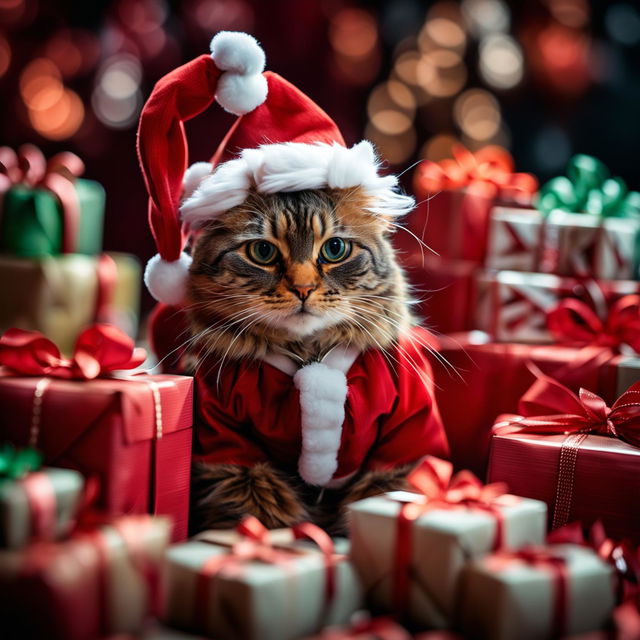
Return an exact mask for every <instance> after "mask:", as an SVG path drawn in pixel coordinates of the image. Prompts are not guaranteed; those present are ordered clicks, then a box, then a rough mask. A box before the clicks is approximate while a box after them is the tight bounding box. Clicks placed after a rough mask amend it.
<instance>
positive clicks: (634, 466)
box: [488, 433, 640, 543]
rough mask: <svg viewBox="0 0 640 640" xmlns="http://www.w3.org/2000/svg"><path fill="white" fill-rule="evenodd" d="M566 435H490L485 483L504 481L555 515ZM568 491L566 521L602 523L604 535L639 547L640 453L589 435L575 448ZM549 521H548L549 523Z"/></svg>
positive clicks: (625, 446)
mask: <svg viewBox="0 0 640 640" xmlns="http://www.w3.org/2000/svg"><path fill="white" fill-rule="evenodd" d="M565 438H566V436H564V435H537V434H522V433H512V434H504V435H495V436H493V439H492V442H491V455H490V458H489V471H488V480H489V481H490V482H498V481H499V482H506V483H507V484H508V485H509V490H510V491H511V492H512V493H515V494H517V495H520V496H524V497H527V498H533V499H536V500H542V501H544V502H546V503H547V505H548V507H549V513H553V511H554V508H555V504H556V500H557V498H558V494H559V488H558V471H559V462H560V449H561V447H562V443H563V441H564V440H565ZM572 479H573V482H572V486H570V487H562V488H561V489H560V490H564V491H569V492H570V495H571V498H570V501H571V507H570V512H569V521H580V522H581V523H582V524H583V525H584V526H590V525H591V524H593V523H594V522H595V521H596V520H602V522H603V524H604V527H605V530H606V532H607V535H608V536H609V537H611V538H613V539H614V540H620V539H622V538H625V537H629V538H631V539H632V540H633V541H634V542H635V543H640V449H639V448H637V447H634V446H632V445H630V444H627V443H625V442H622V441H621V440H618V439H616V438H611V437H606V436H600V435H589V436H587V437H586V438H585V439H584V440H583V441H582V442H581V443H580V445H579V446H578V447H577V457H576V462H575V469H574V473H573V476H572ZM551 520H552V519H551V518H549V523H551Z"/></svg>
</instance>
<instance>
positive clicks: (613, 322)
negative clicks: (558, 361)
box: [547, 294, 640, 353]
mask: <svg viewBox="0 0 640 640" xmlns="http://www.w3.org/2000/svg"><path fill="white" fill-rule="evenodd" d="M547 326H548V327H549V331H550V332H551V334H552V335H553V337H554V339H555V340H556V342H562V343H568V344H575V345H578V346H581V345H583V346H584V345H597V346H604V347H609V348H611V349H612V350H615V351H619V350H620V347H621V346H622V345H629V346H630V347H631V348H632V349H633V350H634V351H636V352H637V353H640V295H637V294H631V295H626V296H623V297H622V298H619V299H618V300H616V301H615V302H614V303H613V304H612V305H611V306H610V308H609V310H608V314H607V317H606V319H605V320H604V321H603V320H601V319H600V318H599V317H598V315H597V314H596V313H595V311H593V309H592V308H591V307H590V306H589V305H587V304H586V303H585V302H583V301H582V300H578V299H577V298H565V299H564V300H561V301H560V302H558V304H557V305H556V306H555V307H554V308H553V309H551V310H550V311H548V312H547Z"/></svg>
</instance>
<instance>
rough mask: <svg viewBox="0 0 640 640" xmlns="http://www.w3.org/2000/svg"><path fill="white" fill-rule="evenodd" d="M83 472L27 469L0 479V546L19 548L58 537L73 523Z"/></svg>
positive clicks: (63, 534)
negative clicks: (22, 472)
mask: <svg viewBox="0 0 640 640" xmlns="http://www.w3.org/2000/svg"><path fill="white" fill-rule="evenodd" d="M83 487H84V481H83V479H82V475H81V474H79V473H78V472H77V471H72V470H70V469H51V468H47V467H45V468H44V469H39V470H34V471H30V472H29V473H26V474H25V475H24V476H23V477H19V478H11V477H2V478H0V547H2V548H8V549H19V548H20V547H24V546H25V545H27V544H28V543H29V542H30V541H32V540H59V539H60V538H63V537H64V536H66V535H67V534H68V533H69V531H70V530H71V528H72V527H73V525H74V524H75V521H74V519H75V516H76V514H77V510H78V507H79V505H80V502H81V498H82V490H83Z"/></svg>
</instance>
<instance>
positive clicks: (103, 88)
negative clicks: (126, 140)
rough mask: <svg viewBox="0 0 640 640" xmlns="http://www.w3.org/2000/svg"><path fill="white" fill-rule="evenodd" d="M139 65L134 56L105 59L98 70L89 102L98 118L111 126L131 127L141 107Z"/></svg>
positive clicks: (140, 72)
mask: <svg viewBox="0 0 640 640" xmlns="http://www.w3.org/2000/svg"><path fill="white" fill-rule="evenodd" d="M141 78H142V67H141V66H140V61H139V60H138V59H137V58H135V57H134V56H131V55H127V54H119V55H116V56H113V57H111V58H109V59H108V60H107V61H106V62H105V63H104V64H103V66H102V68H101V70H100V72H99V73H98V78H97V82H96V86H95V89H94V91H93V95H92V97H91V104H92V106H93V110H94V112H95V114H96V116H97V117H98V119H99V120H100V121H101V122H102V123H104V124H105V125H107V126H108V127H110V128H112V129H123V128H127V127H129V126H131V125H132V124H133V123H134V122H135V121H136V119H137V117H138V114H139V112H140V109H141V107H142V93H141V91H140V81H141Z"/></svg>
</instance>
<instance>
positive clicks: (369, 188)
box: [181, 140, 415, 229]
mask: <svg viewBox="0 0 640 640" xmlns="http://www.w3.org/2000/svg"><path fill="white" fill-rule="evenodd" d="M379 167H380V163H379V161H378V159H377V158H376V154H375V150H374V148H373V145H372V144H371V143H370V142H369V141H367V140H363V141H362V142H360V143H358V144H356V145H354V146H353V147H351V148H350V149H349V148H346V147H343V146H342V145H339V144H338V143H334V144H331V145H330V144H325V143H321V142H318V143H312V144H306V143H301V142H284V143H281V144H269V145H263V146H261V147H259V148H257V149H245V150H244V151H242V153H241V154H240V157H239V158H237V159H234V160H229V161H228V162H224V163H223V164H221V165H219V166H218V167H217V168H216V170H215V171H214V172H213V173H212V174H211V175H210V176H208V177H205V178H204V179H203V180H202V182H201V183H200V186H199V187H198V188H197V189H196V190H195V191H194V193H193V194H192V195H191V197H189V198H187V199H186V200H185V201H184V202H183V204H182V207H181V211H182V217H183V219H184V221H185V222H186V223H187V224H188V225H189V226H190V227H191V228H194V229H195V228H198V227H202V226H204V225H206V224H207V223H208V222H210V221H211V220H214V219H215V218H216V217H218V216H219V215H220V214H221V213H224V212H225V211H228V210H229V209H232V208H233V207H236V206H238V205H240V204H242V203H243V202H244V201H245V200H246V199H247V196H248V194H249V191H250V190H251V189H255V190H256V191H258V192H259V193H278V192H285V191H303V190H305V189H323V188H339V189H348V188H350V187H361V188H362V190H363V191H364V193H365V194H366V195H368V196H371V202H370V204H369V206H368V210H369V211H370V212H371V213H373V214H376V215H380V216H385V217H398V216H403V215H405V214H407V213H409V212H410V211H411V210H412V209H413V207H414V206H415V201H414V200H413V198H412V197H410V196H407V195H404V194H402V193H399V192H398V178H397V177H396V176H394V175H388V176H381V175H378V169H379Z"/></svg>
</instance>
